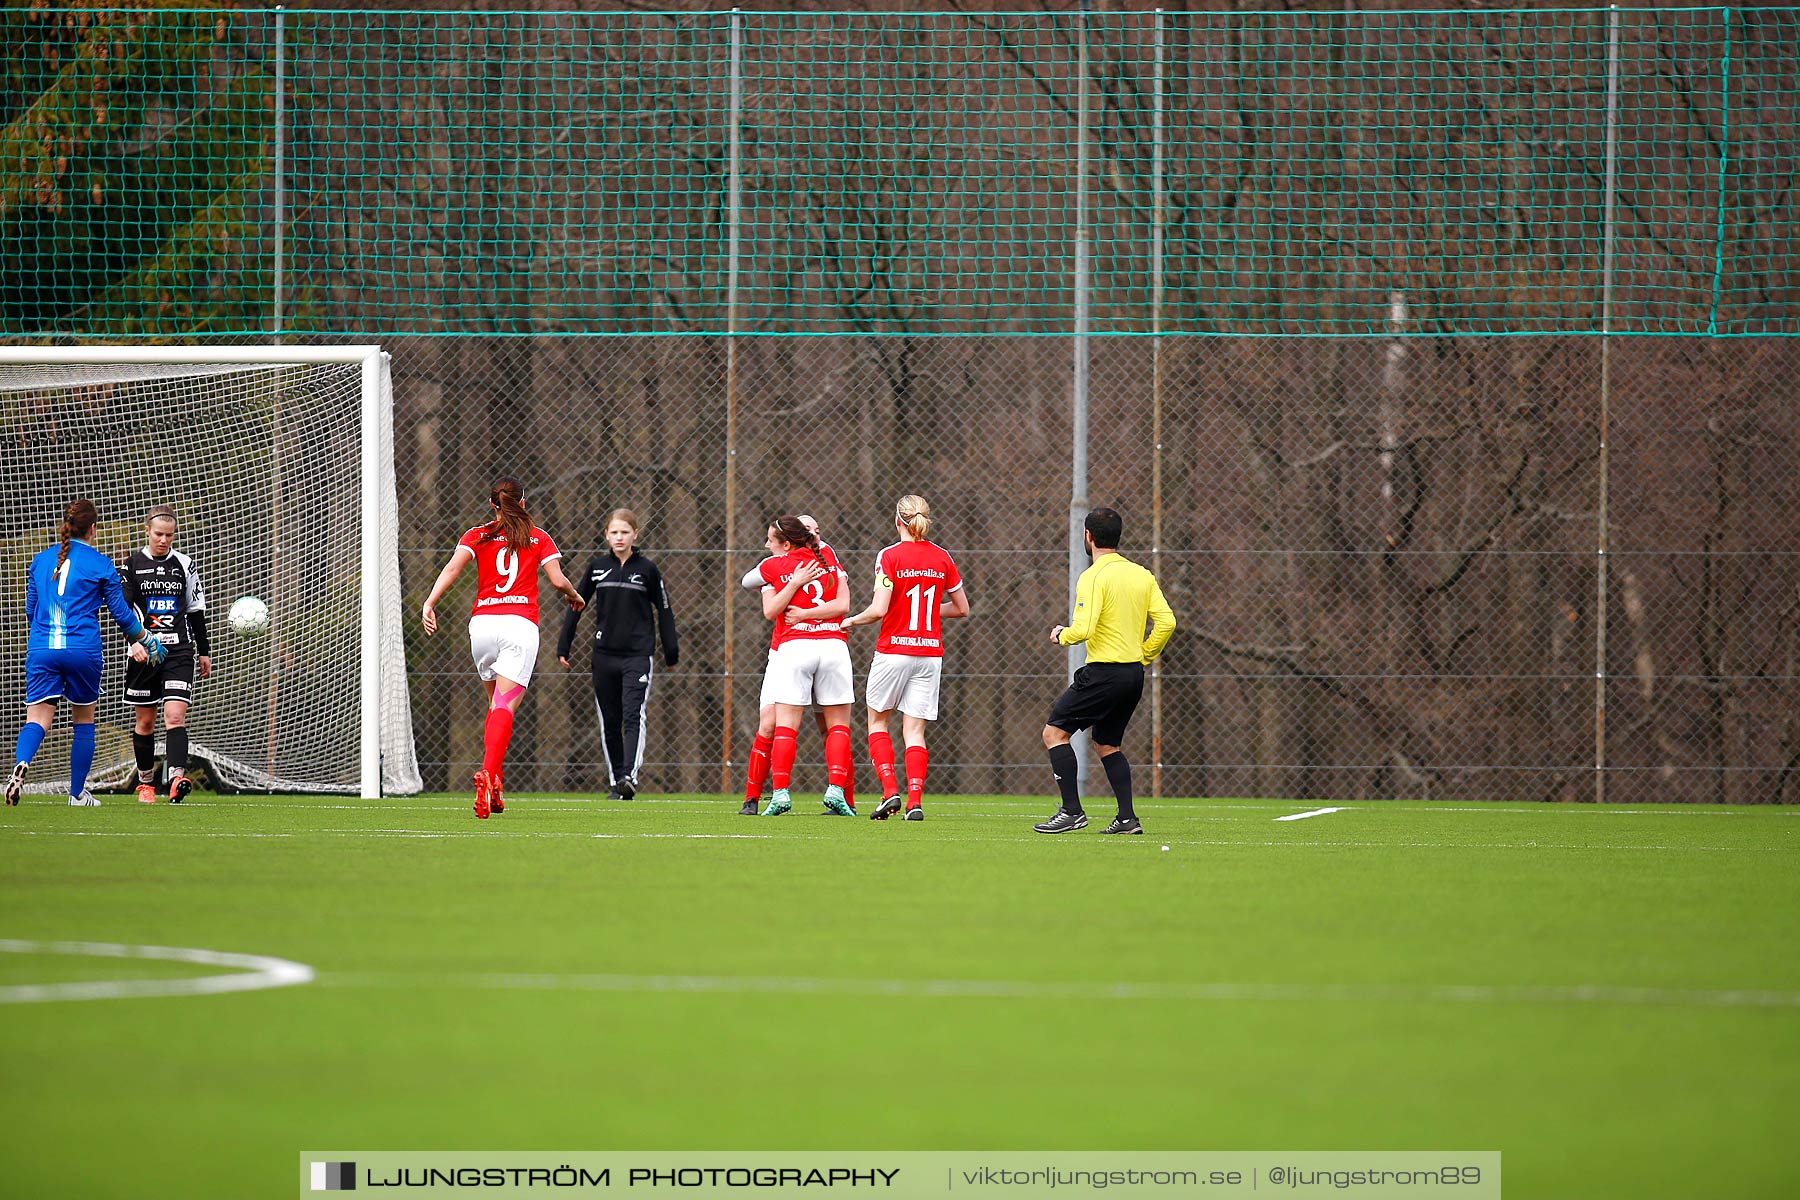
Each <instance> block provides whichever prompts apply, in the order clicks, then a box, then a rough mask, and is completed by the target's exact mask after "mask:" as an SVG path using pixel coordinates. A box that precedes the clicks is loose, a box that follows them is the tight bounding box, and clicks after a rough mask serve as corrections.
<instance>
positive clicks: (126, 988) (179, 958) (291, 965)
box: [0, 938, 313, 1004]
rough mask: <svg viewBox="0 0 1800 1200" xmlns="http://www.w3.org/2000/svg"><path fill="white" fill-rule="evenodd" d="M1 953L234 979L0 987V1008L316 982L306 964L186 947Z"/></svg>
mask: <svg viewBox="0 0 1800 1200" xmlns="http://www.w3.org/2000/svg"><path fill="white" fill-rule="evenodd" d="M0 954H65V955H80V956H83V957H87V958H154V959H161V960H163V961H165V962H184V963H199V964H202V965H204V966H209V967H233V968H236V969H235V971H234V972H233V973H232V974H230V975H201V976H198V977H195V978H191V979H95V980H87V981H84V982H81V983H32V984H19V985H15V986H11V987H0V1004H41V1003H44V1002H46V1001H50V1000H128V999H139V998H142V997H146V996H212V995H217V994H219V993H221V992H254V991H259V990H261V989H263V988H278V987H295V986H297V985H299V984H302V983H311V982H312V981H313V969H312V968H311V967H309V966H307V965H306V964H305V963H297V962H289V961H288V960H287V959H285V958H270V957H268V956H266V955H261V954H229V953H226V952H225V951H222V950H196V949H192V948H190V947H186V946H128V945H121V944H119V943H117V942H28V941H22V940H20V939H18V938H0Z"/></svg>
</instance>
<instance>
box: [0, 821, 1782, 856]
mask: <svg viewBox="0 0 1800 1200" xmlns="http://www.w3.org/2000/svg"><path fill="white" fill-rule="evenodd" d="M0 832H11V833H15V834H17V835H18V836H20V837H95V838H305V837H366V838H399V839H409V840H432V839H443V840H454V839H476V838H541V839H556V838H579V839H583V840H589V841H592V840H595V839H602V838H603V839H607V840H616V841H627V840H631V839H638V838H642V839H664V840H675V839H679V840H695V839H698V840H717V841H729V840H737V839H745V840H758V841H763V840H769V841H782V840H786V841H798V842H836V843H838V844H839V845H844V846H850V845H857V844H861V845H878V844H880V843H879V841H878V840H869V841H864V842H860V843H859V842H857V841H856V840H855V839H856V836H857V835H855V834H851V835H849V836H848V837H846V836H841V835H836V834H814V833H799V832H796V833H786V832H783V833H712V834H704V833H703V834H692V833H584V832H580V831H577V830H543V831H541V832H532V831H528V830H518V829H511V830H509V829H494V828H491V827H490V828H488V829H307V830H298V831H295V832H292V833H245V832H238V831H232V830H217V831H210V830H185V829H184V830H174V831H169V832H164V831H161V830H145V831H142V832H136V831H125V830H120V831H109V830H100V829H13V830H6V829H5V828H4V827H3V826H0ZM897 836H904V835H897ZM891 840H893V839H890V841H891ZM939 840H940V841H941V842H942V843H943V844H947V845H953V846H954V845H977V844H980V845H1000V844H1003V843H1028V844H1030V845H1034V846H1042V845H1045V844H1046V842H1048V841H1050V839H1048V838H1045V837H1043V836H1042V835H1038V836H1035V837H980V836H970V835H967V834H962V833H957V834H953V835H951V836H947V837H941V838H940V839H939ZM1058 840H1060V841H1061V842H1063V843H1064V844H1081V839H1079V838H1076V839H1070V838H1068V837H1066V836H1065V837H1063V838H1061V839H1058ZM1109 840H1110V839H1109ZM1129 844H1130V843H1128V844H1127V845H1129ZM1137 844H1139V845H1146V846H1147V845H1148V844H1149V843H1148V842H1147V841H1146V842H1143V843H1137ZM1167 844H1168V845H1171V846H1266V847H1269V848H1271V849H1282V850H1292V849H1338V850H1650V851H1668V852H1672V853H1681V854H1685V853H1688V852H1689V851H1694V850H1700V851H1707V852H1713V853H1720V854H1731V853H1759V852H1762V853H1771V854H1792V853H1795V852H1797V851H1800V845H1793V846H1662V845H1650V844H1643V845H1621V844H1617V843H1609V842H1370V841H1360V842H1351V841H1305V842H1302V841H1268V840H1264V839H1260V838H1180V837H1171V838H1168V839H1167ZM1119 852H1120V853H1125V854H1130V853H1132V851H1131V850H1129V849H1126V848H1124V847H1120V850H1119ZM1102 853H1112V852H1111V851H1102Z"/></svg>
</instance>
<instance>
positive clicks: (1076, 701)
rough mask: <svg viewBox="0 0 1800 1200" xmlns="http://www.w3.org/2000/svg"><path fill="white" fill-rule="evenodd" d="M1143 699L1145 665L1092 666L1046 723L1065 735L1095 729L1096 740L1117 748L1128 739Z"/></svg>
mask: <svg viewBox="0 0 1800 1200" xmlns="http://www.w3.org/2000/svg"><path fill="white" fill-rule="evenodd" d="M1143 698H1144V665H1143V664H1142V663H1088V664H1087V665H1086V666H1084V667H1082V668H1081V669H1079V670H1077V671H1076V672H1075V678H1074V680H1073V681H1072V682H1071V683H1070V684H1069V687H1068V690H1067V691H1065V692H1064V693H1063V694H1062V695H1060V696H1058V697H1057V698H1056V703H1055V704H1053V705H1051V706H1050V719H1049V720H1048V721H1046V722H1044V724H1046V725H1054V726H1056V728H1058V729H1060V730H1062V731H1063V732H1064V733H1079V732H1081V731H1082V730H1083V729H1090V728H1091V729H1092V730H1093V731H1094V734H1093V737H1094V741H1096V742H1098V743H1099V744H1100V745H1102V746H1117V745H1119V744H1121V743H1122V742H1123V741H1124V740H1125V726H1126V725H1127V724H1128V723H1129V722H1130V720H1131V714H1132V713H1134V712H1136V711H1137V706H1138V701H1139V700H1142V699H1143Z"/></svg>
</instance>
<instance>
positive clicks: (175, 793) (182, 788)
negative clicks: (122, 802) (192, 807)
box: [139, 775, 194, 804]
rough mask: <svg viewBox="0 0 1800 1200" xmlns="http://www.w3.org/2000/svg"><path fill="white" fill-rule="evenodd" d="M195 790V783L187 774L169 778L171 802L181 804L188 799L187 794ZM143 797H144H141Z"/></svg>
mask: <svg viewBox="0 0 1800 1200" xmlns="http://www.w3.org/2000/svg"><path fill="white" fill-rule="evenodd" d="M193 790H194V785H193V783H192V782H191V781H190V780H189V779H188V777H187V776H186V775H177V776H175V778H173V779H171V780H169V803H170V804H180V803H181V802H182V801H183V800H186V799H187V794H188V793H189V792H191V791H193ZM139 799H142V797H139Z"/></svg>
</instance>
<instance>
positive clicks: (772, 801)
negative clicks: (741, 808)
mask: <svg viewBox="0 0 1800 1200" xmlns="http://www.w3.org/2000/svg"><path fill="white" fill-rule="evenodd" d="M793 809H794V802H793V800H792V799H791V798H789V796H788V790H787V789H786V788H776V789H775V794H774V795H773V796H770V797H769V803H768V806H767V807H765V808H764V809H763V810H762V815H763V816H765V817H785V816H787V815H788V813H790V812H792V811H793Z"/></svg>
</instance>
